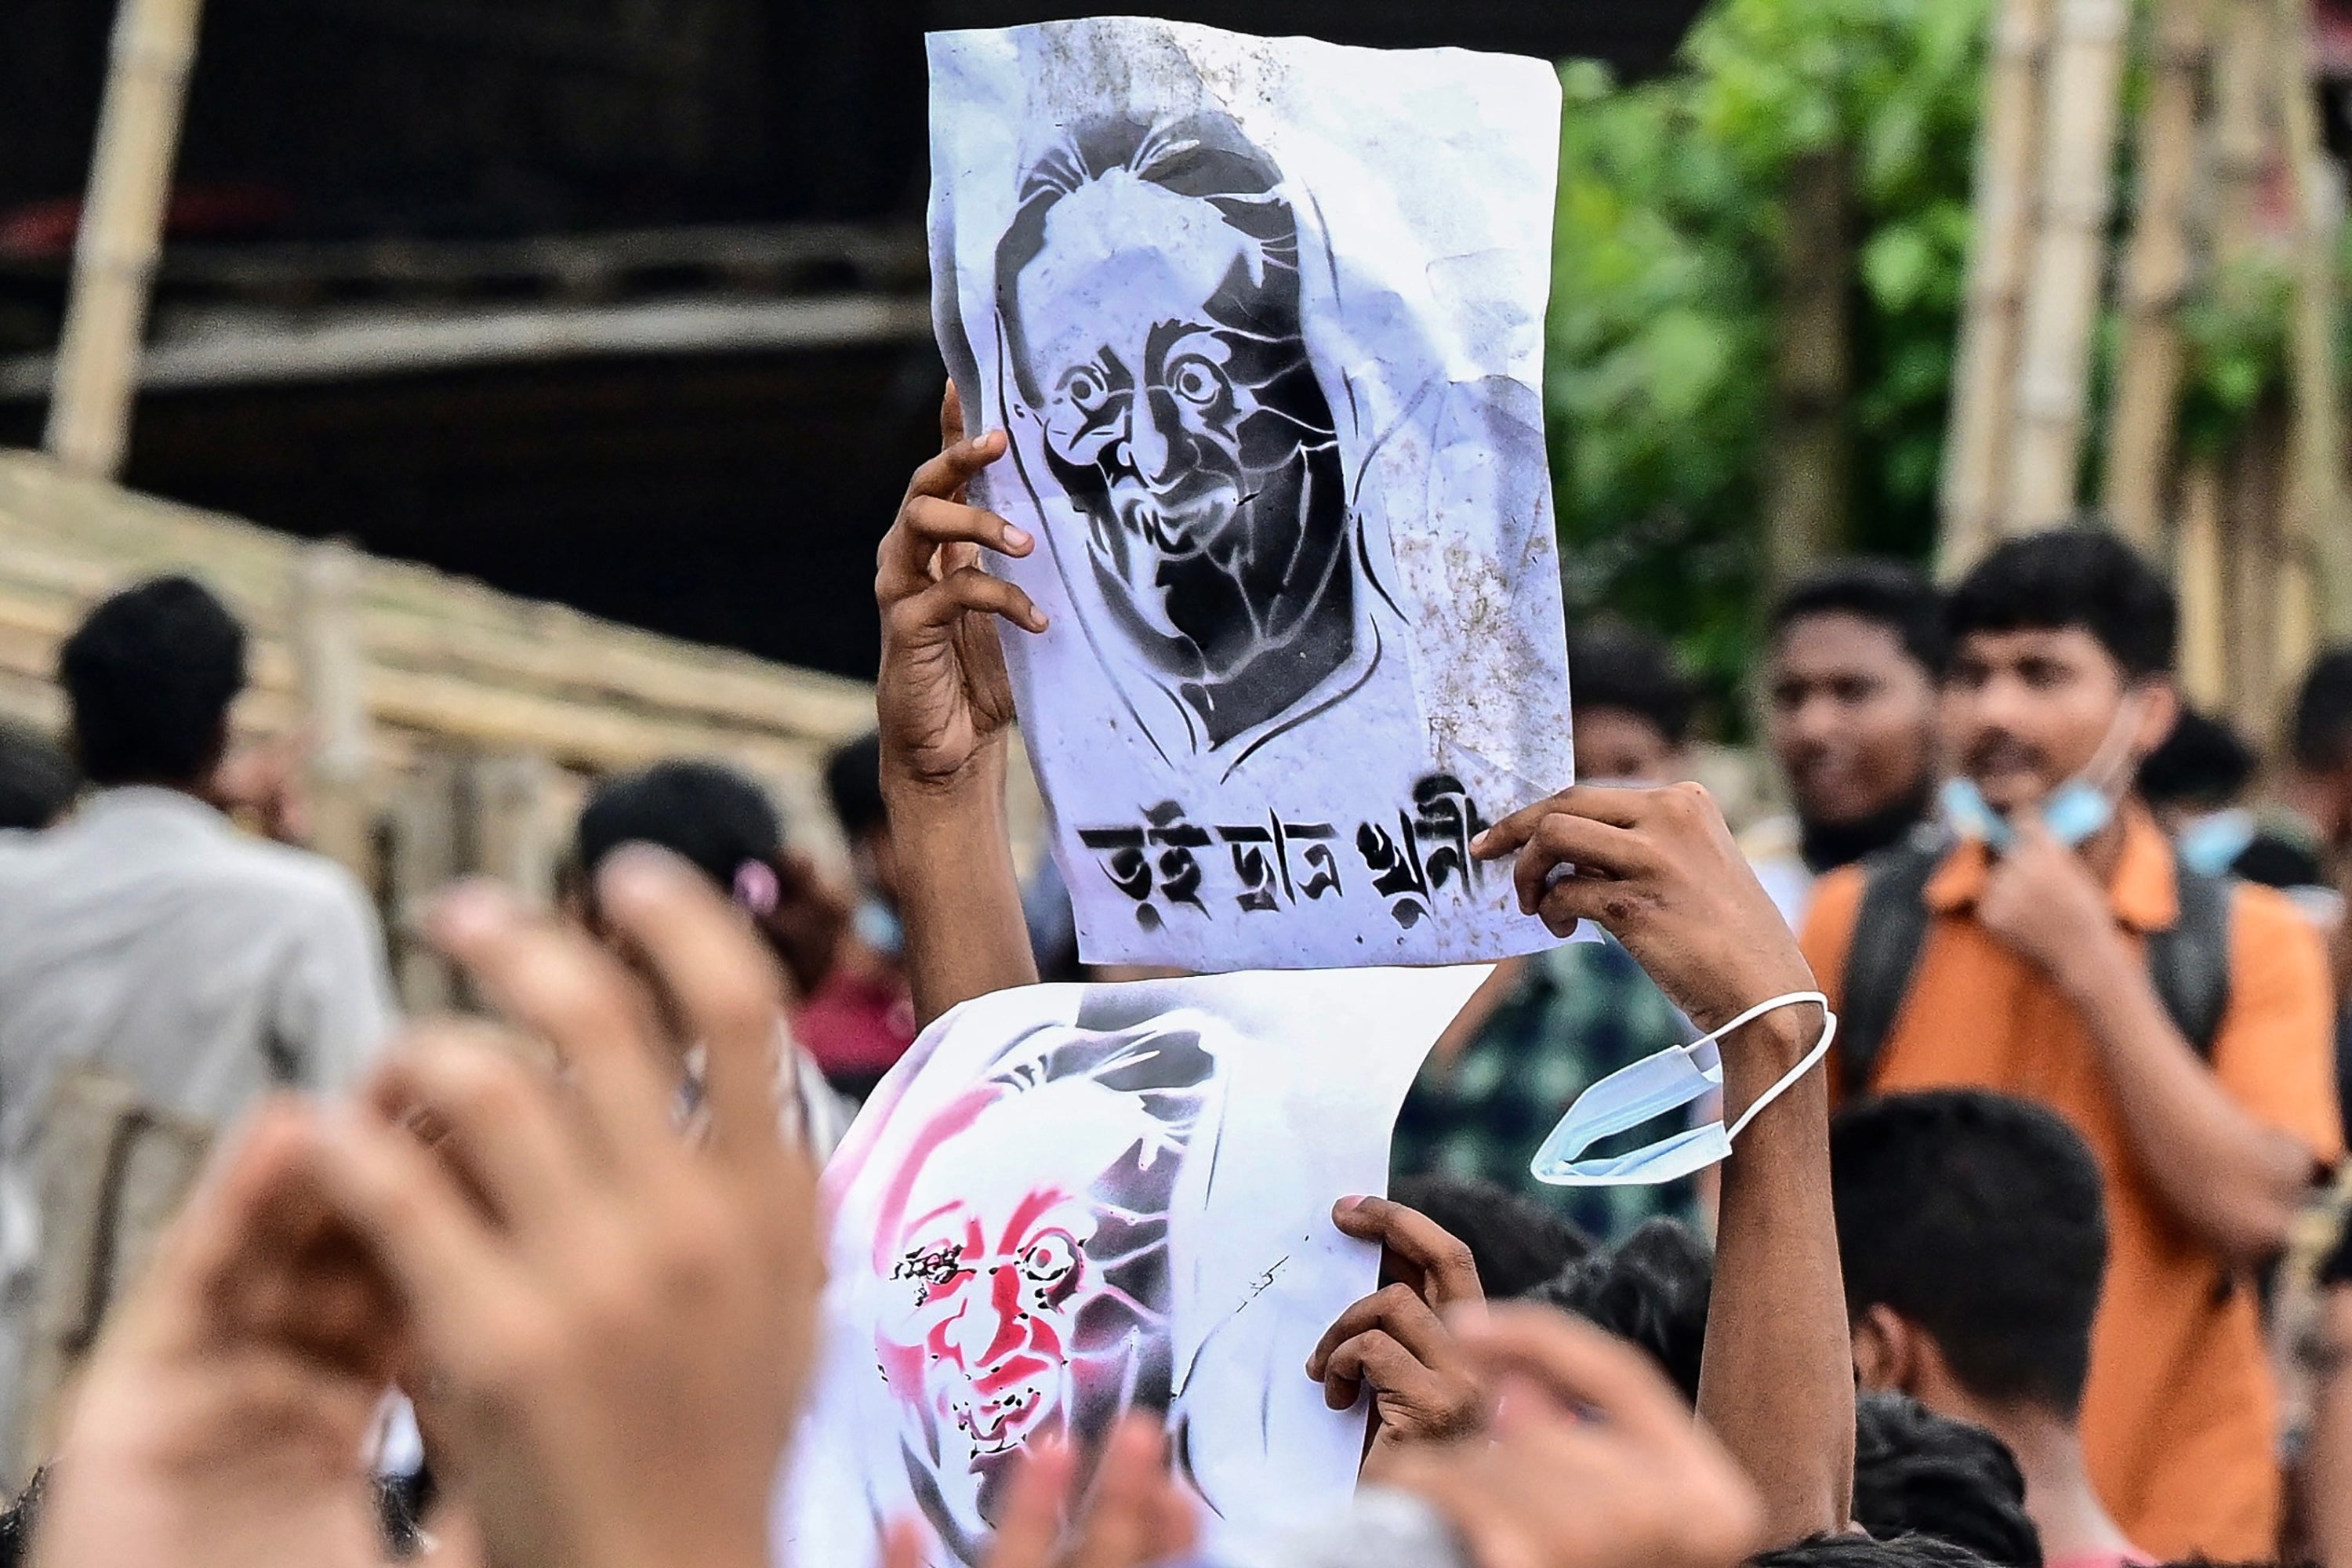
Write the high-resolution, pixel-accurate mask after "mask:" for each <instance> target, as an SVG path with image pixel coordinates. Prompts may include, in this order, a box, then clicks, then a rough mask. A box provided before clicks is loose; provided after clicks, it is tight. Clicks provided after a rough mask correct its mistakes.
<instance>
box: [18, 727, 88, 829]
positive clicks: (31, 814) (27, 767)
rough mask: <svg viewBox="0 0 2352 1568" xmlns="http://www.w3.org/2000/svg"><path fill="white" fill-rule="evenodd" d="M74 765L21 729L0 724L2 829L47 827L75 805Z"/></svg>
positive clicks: (78, 778)
mask: <svg viewBox="0 0 2352 1568" xmlns="http://www.w3.org/2000/svg"><path fill="white" fill-rule="evenodd" d="M79 788H81V775H80V774H79V773H76V772H75V771H74V765H73V761H72V759H71V758H69V757H68V756H67V755H66V754H65V752H61V751H59V750H58V748H57V747H55V746H53V745H51V744H50V743H49V742H47V741H46V740H43V739H42V738H41V737H40V736H38V735H36V734H34V733H33V732H32V731H30V730H27V729H25V728H23V727H22V726H20V725H16V724H8V723H0V827H24V828H40V827H47V826H48V825H49V824H50V823H52V822H55V821H56V820H57V819H58V816H61V815H63V813H64V811H65V809H66V807H67V806H68V805H72V804H73V797H74V792H75V791H77V790H79Z"/></svg>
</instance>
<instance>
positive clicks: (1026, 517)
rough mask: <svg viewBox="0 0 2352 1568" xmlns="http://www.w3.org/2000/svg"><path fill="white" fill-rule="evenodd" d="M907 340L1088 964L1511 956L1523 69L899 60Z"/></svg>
mask: <svg viewBox="0 0 2352 1568" xmlns="http://www.w3.org/2000/svg"><path fill="white" fill-rule="evenodd" d="M930 61H931V127H932V132H931V138H932V139H931V159H932V193H931V247H932V278H933V280H934V282H933V289H934V295H933V314H934V316H935V319H936V325H937V327H938V331H939V335H940V345H941V348H942V352H943V353H945V354H946V356H947V360H948V363H949V365H950V369H951V370H952V371H953V373H954V375H955V379H956V383H957V384H958V386H959V387H960V388H961V391H962V393H963V405H964V408H965V410H966V415H967V417H968V418H969V419H970V420H971V424H972V428H973V430H974V431H977V430H979V429H980V428H982V427H983V426H985V427H991V428H993V427H1003V428H1004V429H1006V430H1007V431H1008V432H1009V433H1010V436H1011V441H1012V446H1011V450H1010V453H1009V454H1008V456H1007V457H1006V458H1003V459H1002V460H1000V461H999V462H998V463H997V465H996V466H995V467H994V468H992V469H991V470H990V471H989V473H988V474H987V475H985V476H984V477H983V479H982V482H981V484H980V485H979V486H977V487H975V488H976V489H977V491H978V492H979V493H978V495H977V496H976V499H977V500H980V501H981V502H982V503H983V504H986V505H988V506H990V507H991V508H992V509H993V510H997V511H999V512H1002V513H1003V515H1004V516H1005V517H1007V518H1009V519H1010V520H1011V521H1013V522H1015V523H1017V524H1019V525H1020V526H1022V527H1024V528H1026V529H1028V530H1029V531H1032V532H1033V533H1034V534H1035V535H1036V536H1037V537H1038V538H1039V539H1040V540H1041V541H1042V542H1043V543H1042V547H1041V548H1040V549H1038V550H1037V551H1036V552H1034V553H1033V554H1032V555H1031V556H1030V557H1029V558H1028V559H1026V560H1023V561H1012V562H999V563H995V567H996V569H999V570H1001V571H1003V573H1004V574H1006V575H1008V576H1010V577H1012V578H1013V580H1014V581H1016V582H1018V583H1019V584H1021V585H1022V586H1023V587H1024V588H1025V589H1026V590H1028V592H1029V593H1030V595H1032V596H1033V597H1034V599H1035V600H1036V601H1037V603H1038V604H1039V605H1040V606H1041V607H1042V608H1044V609H1045V612H1046V614H1047V615H1048V616H1050V617H1051V618H1052V621H1053V626H1052V628H1051V629H1050V630H1049V631H1047V632H1046V633H1045V635H1044V636H1042V637H1026V636H1022V635H1017V634H1013V633H1010V632H1008V633H1007V634H1005V636H1004V639H1003V640H1004V642H1005V644H1006V652H1007V654H1008V656H1009V658H1011V660H1012V668H1013V679H1014V682H1015V691H1016V696H1017V698H1018V700H1019V703H1020V710H1021V717H1022V721H1023V723H1024V728H1025V731H1026V734H1027V738H1028V742H1029V747H1030V751H1031V755H1032V757H1033V758H1034V760H1035V762H1036V763H1037V766H1038V772H1039V775H1040V777H1041V779H1042V780H1043V782H1044V784H1045V795H1046V800H1047V803H1048V805H1049V806H1050V807H1051V810H1052V814H1053V817H1054V824H1055V838H1054V848H1055V855H1056V857H1057V858H1059V860H1060V864H1061V869H1062V872H1063V875H1064V877H1065V879H1066V881H1067V882H1068V884H1069V887H1070V889H1071V892H1072V896H1073V899H1074V901H1075V904H1076V913H1077V921H1078V931H1079V941H1080V946H1081V950H1082V951H1083V952H1084V953H1085V955H1086V956H1087V959H1089V960H1090V961H1093V962H1097V963H1171V964H1176V965H1180V966H1181V967H1184V968H1188V969H1196V970H1230V969H1237V968H1249V967H1316V966H1328V965H1360V964H1367V963H1448V962H1454V961H1459V960H1468V959H1483V958H1494V957H1501V956H1504V955H1507V954H1509V953H1514V952H1528V951H1532V950H1533V949H1535V948H1538V947H1540V946H1544V945H1546V944H1547V943H1548V942H1549V938H1548V937H1547V936H1546V934H1545V933H1544V931H1543V929H1542V927H1541V926H1540V925H1539V924H1538V923H1537V922H1536V921H1532V920H1529V919H1527V918H1525V917H1522V916H1521V915H1519V914H1518V912H1517V905H1516V902H1515V900H1513V898H1512V897H1511V889H1510V883H1509V879H1508V876H1507V874H1506V873H1505V872H1503V871H1501V870H1499V869H1494V868H1482V867H1480V866H1479V865H1477V864H1476V863H1475V862H1473V861H1472V860H1471V858H1469V855H1468V853H1467V849H1466V845H1467V841H1468V839H1469V838H1470V837H1472V835H1473V834H1475V832H1476V830H1477V828H1478V827H1479V826H1482V825H1483V823H1484V822H1485V821H1486V820H1488V819H1490V818H1493V817H1496V816H1500V815H1502V814H1503V813H1505V812H1507V811H1510V810H1514V809H1516V808H1517V807H1518V806H1521V805H1527V804H1528V802H1530V801H1533V800H1536V799H1538V798H1540V797H1541V796H1543V795H1547V794H1549V793H1550V792H1551V791H1552V790H1554V789H1557V788H1559V787H1560V786H1561V785H1563V784H1567V783H1568V782H1569V781H1570V767H1571V764H1570V736H1569V713H1568V679H1567V659H1566V655H1565V652H1564V650H1563V647H1562V640H1563V639H1562V632H1561V620H1560V599H1559V561H1558V556H1557V547H1556V546H1555V544H1554V542H1553V538H1552V516H1551V496H1550V489H1549V479H1548V478H1547V476H1546V472H1545V457H1544V437H1543V416H1542V400H1541V395H1540V393H1539V390H1538V380H1539V376H1540V374H1541V370H1542V347H1543V316H1544V303H1545V298H1546V290H1547V285H1548V281H1549V248H1550V237H1551V201H1552V184H1553V178H1554V169H1555V162H1556V157H1557V151H1558V144H1559V87H1558V83H1557V82H1556V80H1555V79H1554V78H1553V76H1552V73H1551V70H1550V68H1549V67H1548V66H1546V65H1544V64H1542V63H1540V62H1538V61H1535V60H1526V59H1516V58H1504V57H1497V56H1482V55H1475V54H1468V53H1465V52H1462V51H1460V50H1453V49H1437V50H1425V51H1410V52H1392V51H1384V50H1370V49H1349V48H1340V47H1334V46H1331V45H1328V44H1321V43H1316V42H1313V41H1311V40H1307V39H1283V40H1267V39H1259V38H1248V37H1239V36H1236V35H1234V34H1229V33H1221V32H1217V31H1214V30H1212V29H1209V28H1204V27H1196V26H1184V25H1181V24H1176V23H1169V22H1155V21H1143V20H1139V19H1134V18H1113V19H1108V20H1097V21H1087V22H1068V23H1049V24H1045V25H1041V26H1032V27H1017V28H1011V29H1006V30H1003V31H992V32H963V33H945V34H935V35H933V37H931V40H930Z"/></svg>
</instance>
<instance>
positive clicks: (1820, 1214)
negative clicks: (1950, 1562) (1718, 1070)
mask: <svg viewBox="0 0 2352 1568" xmlns="http://www.w3.org/2000/svg"><path fill="white" fill-rule="evenodd" d="M1473 847H1474V848H1475V851H1476V852H1477V854H1478V855H1479V856H1480V858H1484V859H1489V860H1491V859H1496V858H1500V857H1503V856H1505V855H1512V854H1516V855H1517V865H1516V867H1515V868H1514V876H1515V879H1516V880H1517V885H1518V891H1519V904H1520V907H1521V908H1522V909H1524V910H1527V911H1528V913H1530V914H1540V915H1541V916H1542V917H1543V921H1544V924H1545V925H1546V926H1548V927H1549V928H1550V929H1551V930H1552V931H1554V932H1556V933H1558V934H1559V935H1563V936H1565V935H1567V934H1568V933H1569V932H1570V931H1573V930H1574V929H1575V927H1576V924H1577V922H1578V921H1580V920H1591V921H1595V922H1596V923H1598V924H1599V925H1601V927H1603V928H1604V929H1606V930H1607V931H1609V932H1610V933H1611V934H1612V935H1613V936H1615V937H1616V938H1617V940H1618V941H1620V942H1622V943H1624V945H1625V948H1626V951H1627V952H1631V953H1632V954H1633V956H1634V957H1635V958H1636V959H1638V960H1639V961H1640V962H1641V964H1642V967H1643V969H1645V970H1647V971H1648V972H1649V974H1650V977H1651V978H1652V979H1654V980H1655V981H1656V982H1657V983H1658V987H1659V989H1660V990H1662V991H1664V993H1665V994H1666V995H1667V996H1668V997H1669V998H1670V999H1672V1000H1673V1001H1674V1003H1675V1005H1677V1006H1679V1007H1681V1008H1682V1010H1683V1011H1684V1012H1685V1014H1687V1015H1689V1016H1690V1017H1691V1018H1692V1019H1693V1020H1694V1021H1695V1022H1696V1023H1697V1025H1698V1026H1699V1027H1701V1028H1702V1029H1717V1028H1721V1027H1722V1026H1724V1025H1725V1024H1727V1023H1729V1022H1730V1021H1731V1020H1732V1019H1734V1018H1736V1017H1738V1016H1739V1015H1740V1014H1741V1013H1743V1012H1745V1011H1746V1010H1747V1009H1748V1008H1749V1007H1752V1006H1754V1005H1756V1004H1757V1003H1759V1002H1762V1001H1765V1000H1767V999H1769V998H1770V997H1774V996H1780V995H1785V994H1789V993H1790V992H1798V991H1810V990H1813V989H1815V986H1814V984H1813V978H1812V972H1811V970H1810V969H1808V968H1807V967H1806V965H1805V961H1804V957H1803V955H1802V954H1801V953H1800V952H1798V951H1797V944H1796V941H1795V939H1794V938H1793V937H1791V936H1790V934H1789V929H1788V927H1787V925H1786V924H1784V923H1783V922H1782V921H1781V919H1780V914H1779V911H1777V910H1775V909H1774V908H1773V907H1772V900H1771V899H1770V898H1769V896H1768V895H1767V894H1766V893H1765V891H1764V889H1763V888H1762V887H1761V886H1760V885H1759V883H1758V882H1757V880H1756V876H1755V873H1754V872H1752V871H1750V870H1749V869H1748V863H1747V861H1746V860H1745V859H1743V858H1741V856H1740V854H1739V851H1738V848H1737V847H1735V846H1734V845H1733V843H1732V841H1731V834H1730V832H1729V830H1728V829H1727V828H1726V827H1725V826H1724V823H1723V818H1722V816H1721V815H1720V814H1719V813H1717V810H1716V808H1715V804H1714V802H1712V801H1711V800H1709V799H1708V798H1707V795H1706V791H1705V790H1703V789H1701V788H1699V787H1698V786H1697V785H1696V784H1673V785H1669V786H1667V787H1665V788H1664V789H1599V788H1577V789H1570V790H1564V791H1562V792H1561V793H1560V794H1559V795H1554V796H1552V797H1551V798H1550V799H1549V800H1545V801H1539V802H1538V803H1537V804H1536V805H1531V806H1528V808H1527V809H1526V810H1524V811H1520V812H1517V813H1515V814H1514V815H1512V816H1509V817H1507V818H1506V819H1505V820H1504V821H1502V822H1500V823H1497V824H1496V826H1494V828H1493V829H1492V830H1490V831H1489V832H1488V833H1486V835H1485V836H1484V837H1482V838H1481V839H1480V840H1479V841H1478V842H1477V843H1476V844H1475V845H1474V846H1473ZM1821 1029H1822V1013H1821V1010H1820V1009H1819V1008H1818V1007H1815V1006H1801V1007H1790V1008H1783V1009H1781V1010H1780V1011H1777V1012H1773V1013H1768V1014H1766V1015H1765V1016H1763V1017H1761V1018H1759V1019H1758V1020H1756V1022H1754V1023H1752V1024H1749V1025H1748V1026H1746V1027H1744V1028H1742V1029H1740V1030H1739V1031H1738V1032H1737V1033H1736V1034H1733V1035H1731V1036H1730V1037H1727V1038H1726V1039H1725V1040H1724V1041H1723V1070H1724V1101H1725V1104H1724V1110H1725V1113H1726V1117H1727V1120H1736V1119H1737V1118H1738V1116H1739V1115H1740V1113H1741V1112H1743V1111H1744V1110H1746V1109H1747V1108H1748V1106H1750V1105H1752V1104H1753V1103H1755V1101H1756V1100H1758V1099H1759V1098H1760V1097H1761V1096H1762V1095H1763V1094H1764V1092H1765V1091H1766V1090H1768V1089H1769V1088H1770V1087H1771V1086H1772V1085H1773V1084H1775V1083H1777V1082H1779V1081H1780V1079H1781V1078H1782V1076H1783V1075H1785V1074H1786V1073H1788V1072H1789V1071H1790V1069H1791V1068H1794V1067H1795V1066H1796V1065H1797V1063H1798V1062H1799V1061H1801V1060H1802V1059H1803V1058H1804V1055H1805V1053H1806V1051H1807V1050H1808V1049H1809V1048H1810V1047H1811V1046H1812V1045H1813V1044H1814V1043H1815V1042H1816V1041H1817V1040H1818V1039H1819V1038H1820V1037H1821ZM1718 1229H1719V1238H1718V1240H1717V1248H1716V1265H1715V1290H1714V1299H1713V1302H1712V1305H1711V1307H1710V1309H1709V1311H1708V1314H1707V1325H1706V1351H1705V1358H1704V1361H1703V1363H1702V1371H1701V1373H1700V1377H1699V1399H1698V1405H1699V1415H1700V1417H1701V1418H1702V1419H1703V1420H1705V1421H1706V1424H1707V1426H1710V1427H1711V1428H1713V1429H1714V1431H1715V1433H1716V1435H1717V1436H1718V1437H1720V1438H1721V1439H1722V1440H1723V1445H1724V1447H1727V1448H1728V1449H1729V1450H1730V1451H1731V1453H1732V1454H1733V1455H1734V1457H1736V1458H1738V1460H1739V1462H1740V1464H1741V1465H1742V1466H1743V1467H1745V1468H1746V1469H1747V1471H1748V1475H1750V1476H1751V1477H1753V1478H1754V1479H1755V1481H1756V1484H1757V1486H1758V1487H1759V1489H1761V1491H1762V1492H1763V1494H1764V1502H1765V1510H1766V1514H1767V1517H1768V1520H1769V1531H1768V1534H1767V1536H1766V1540H1767V1542H1768V1543H1769V1544H1770V1545H1775V1546H1778V1545H1784V1544H1787V1543H1789V1542H1795V1541H1800V1540H1802V1539H1804V1538H1805V1537H1807V1536H1811V1535H1817V1534H1820V1533H1821V1532H1822V1531H1840V1530H1843V1529H1844V1528H1845V1527H1846V1524H1847V1522H1848V1521H1849V1519H1850V1518H1851V1516H1852V1510H1853V1352H1852V1350H1851V1348H1850V1347H1849V1345H1848V1343H1847V1341H1846V1332H1845V1288H1844V1283H1843V1279H1842V1278H1841V1276H1840V1274H1839V1270H1838V1253H1837V1227H1836V1223H1835V1219H1834V1217H1833V1215H1832V1210H1831V1207H1830V1171H1829V1106H1828V1096H1827V1091H1826V1089H1824V1087H1823V1084H1822V1075H1821V1074H1819V1073H1809V1074H1807V1075H1806V1076H1805V1078H1804V1079H1801V1081H1799V1082H1798V1083H1797V1084H1795V1085H1794V1086H1792V1087H1791V1088H1790V1089H1789V1090H1788V1091H1787V1092H1786V1093H1784V1094H1782V1095H1781V1096H1780V1099H1778V1100H1774V1101H1773V1102H1772V1104H1771V1105H1770V1107H1769V1109H1767V1110H1764V1111H1763V1112H1761V1113H1760V1114H1759V1115H1758V1117H1757V1118H1756V1120H1755V1121H1752V1122H1750V1123H1749V1124H1748V1127H1747V1129H1746V1131H1743V1132H1742V1133H1741V1134H1740V1137H1739V1141H1738V1144H1737V1145H1736V1147H1735V1149H1734V1151H1733V1153H1732V1155H1731V1158H1730V1159H1728V1160H1727V1161H1726V1162H1725V1163H1724V1165H1723V1206H1722V1217H1721V1223H1720V1226H1719V1227H1718Z"/></svg>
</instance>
